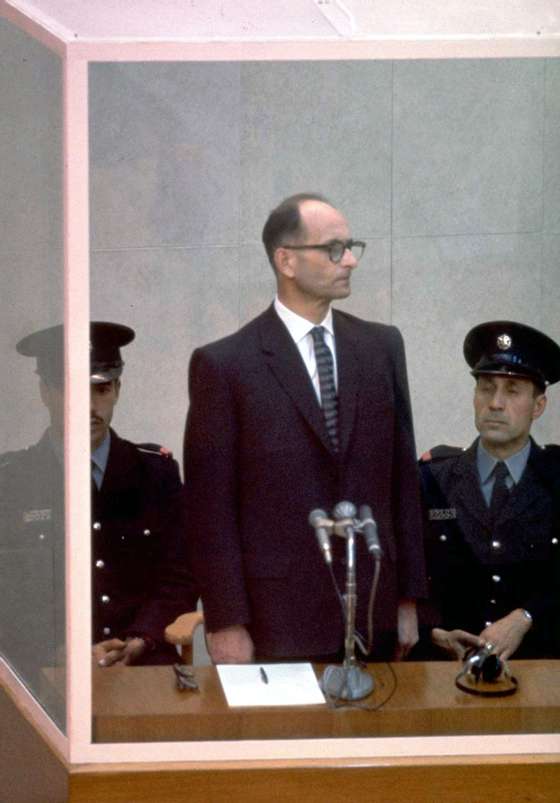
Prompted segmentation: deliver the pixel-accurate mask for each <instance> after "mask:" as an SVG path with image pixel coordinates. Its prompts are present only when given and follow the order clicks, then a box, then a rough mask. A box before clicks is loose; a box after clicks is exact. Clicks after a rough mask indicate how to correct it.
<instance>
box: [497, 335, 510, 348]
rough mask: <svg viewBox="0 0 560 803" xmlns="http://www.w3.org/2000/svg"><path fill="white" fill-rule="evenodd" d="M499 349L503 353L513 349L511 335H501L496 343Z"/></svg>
mask: <svg viewBox="0 0 560 803" xmlns="http://www.w3.org/2000/svg"><path fill="white" fill-rule="evenodd" d="M496 342H497V344H498V348H499V349H501V350H502V351H507V350H508V349H510V348H511V337H510V336H509V335H499V336H498V340H497V341H496Z"/></svg>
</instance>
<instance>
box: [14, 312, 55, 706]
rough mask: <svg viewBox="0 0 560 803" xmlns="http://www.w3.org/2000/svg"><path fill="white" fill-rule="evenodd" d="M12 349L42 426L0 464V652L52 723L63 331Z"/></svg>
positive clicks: (37, 336) (41, 333)
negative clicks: (33, 388)
mask: <svg viewBox="0 0 560 803" xmlns="http://www.w3.org/2000/svg"><path fill="white" fill-rule="evenodd" d="M16 348H17V351H18V353H19V354H21V355H23V356H26V357H33V358H35V360H36V373H37V374H38V376H39V388H38V392H39V395H40V399H41V402H42V403H43V405H44V406H45V408H46V410H47V412H48V417H49V426H48V427H47V428H46V430H45V431H44V432H43V434H42V436H41V437H40V439H39V440H38V441H37V442H36V443H33V444H31V445H30V446H28V447H27V448H25V449H19V450H17V451H12V452H6V453H4V454H3V455H2V457H1V458H0V526H1V530H0V553H1V556H0V589H1V591H0V600H1V601H0V607H1V610H2V617H1V619H0V650H1V652H2V655H3V656H4V657H5V658H6V659H7V660H8V662H9V663H10V664H11V665H12V666H13V668H14V669H15V670H16V672H17V673H18V674H19V675H20V676H21V678H22V679H23V680H24V682H26V683H27V684H28V685H29V687H30V689H31V690H32V691H33V692H35V693H36V694H37V695H38V696H39V697H40V698H41V699H43V701H44V702H45V705H46V707H47V709H48V710H50V711H51V712H52V713H54V714H55V716H56V714H57V712H59V708H60V706H61V705H62V704H63V700H61V699H60V697H58V695H60V694H63V693H64V687H63V686H62V685H61V684H60V680H61V678H60V677H57V672H56V667H61V666H63V665H64V636H65V615H64V379H63V375H64V371H63V367H64V366H63V328H62V326H56V327H53V328H49V329H46V330H41V331H39V332H35V333H33V334H31V335H28V336H26V337H25V338H23V339H22V340H20V341H19V342H18V344H17V346H16ZM29 365H31V363H29ZM30 401H31V400H30Z"/></svg>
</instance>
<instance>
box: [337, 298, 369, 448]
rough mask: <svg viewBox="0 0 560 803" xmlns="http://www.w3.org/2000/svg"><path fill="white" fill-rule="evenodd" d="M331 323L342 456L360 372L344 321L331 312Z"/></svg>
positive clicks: (356, 404) (353, 409)
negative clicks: (334, 349)
mask: <svg viewBox="0 0 560 803" xmlns="http://www.w3.org/2000/svg"><path fill="white" fill-rule="evenodd" d="M333 322H334V334H335V344H336V364H337V371H338V439H339V444H340V445H339V449H340V455H341V456H342V455H344V454H345V452H346V450H347V449H348V445H349V443H350V435H351V433H352V429H353V427H354V421H355V418H356V410H357V409H358V395H359V392H360V386H361V376H362V371H361V367H360V362H359V358H358V354H357V352H356V346H355V344H354V341H353V339H352V336H351V333H350V332H349V331H348V323H347V321H346V319H345V318H344V317H343V316H342V315H340V314H339V313H338V312H337V311H336V310H333Z"/></svg>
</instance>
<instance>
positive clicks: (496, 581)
mask: <svg viewBox="0 0 560 803" xmlns="http://www.w3.org/2000/svg"><path fill="white" fill-rule="evenodd" d="M501 579H502V578H501V577H500V575H499V574H493V575H492V582H494V583H499V582H500V581H501Z"/></svg>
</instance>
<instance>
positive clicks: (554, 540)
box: [550, 538, 558, 545]
mask: <svg viewBox="0 0 560 803" xmlns="http://www.w3.org/2000/svg"><path fill="white" fill-rule="evenodd" d="M550 543H551V544H554V545H556V544H557V543H558V539H557V538H553V539H552V541H551V542H550Z"/></svg>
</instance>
